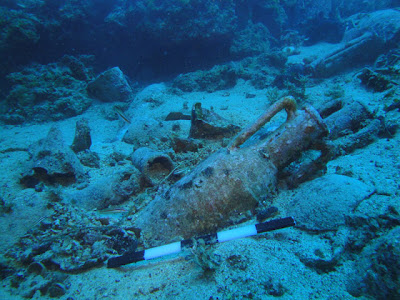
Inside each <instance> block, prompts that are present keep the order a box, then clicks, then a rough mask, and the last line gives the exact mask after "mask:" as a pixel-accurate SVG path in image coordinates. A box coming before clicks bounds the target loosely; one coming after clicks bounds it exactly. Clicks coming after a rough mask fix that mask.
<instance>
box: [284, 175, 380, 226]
mask: <svg viewBox="0 0 400 300" xmlns="http://www.w3.org/2000/svg"><path fill="white" fill-rule="evenodd" d="M373 191H374V189H373V188H372V187H370V186H368V185H366V184H365V183H363V182H361V181H359V180H357V179H354V178H351V177H348V176H343V175H336V174H332V175H325V176H323V177H320V178H317V179H314V180H313V181H310V182H307V183H304V184H302V185H301V186H300V187H299V188H298V191H297V193H296V195H295V196H294V198H293V199H292V200H291V202H290V204H289V209H288V214H289V215H291V216H293V218H294V219H295V220H296V226H298V227H300V228H303V229H306V230H309V231H328V230H337V229H338V228H339V226H341V225H344V224H345V218H346V216H348V215H349V214H351V212H352V211H353V209H355V208H356V207H357V205H358V204H360V202H361V201H362V200H364V199H365V198H367V197H368V196H369V195H371V193H373Z"/></svg>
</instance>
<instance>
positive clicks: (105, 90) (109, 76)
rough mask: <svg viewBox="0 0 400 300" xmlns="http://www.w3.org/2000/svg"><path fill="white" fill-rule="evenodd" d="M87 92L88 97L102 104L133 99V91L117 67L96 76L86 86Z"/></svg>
mask: <svg viewBox="0 0 400 300" xmlns="http://www.w3.org/2000/svg"><path fill="white" fill-rule="evenodd" d="M87 91H88V94H89V96H91V97H93V98H96V99H99V100H101V101H104V102H126V101H128V100H130V99H132V98H133V90H132V88H131V86H130V85H129V83H128V81H127V79H126V78H125V75H124V74H123V73H122V71H121V69H120V68H118V67H114V68H112V69H108V70H107V71H104V72H103V73H101V74H100V75H99V76H97V78H96V79H95V80H93V81H91V82H90V83H89V84H88V86H87Z"/></svg>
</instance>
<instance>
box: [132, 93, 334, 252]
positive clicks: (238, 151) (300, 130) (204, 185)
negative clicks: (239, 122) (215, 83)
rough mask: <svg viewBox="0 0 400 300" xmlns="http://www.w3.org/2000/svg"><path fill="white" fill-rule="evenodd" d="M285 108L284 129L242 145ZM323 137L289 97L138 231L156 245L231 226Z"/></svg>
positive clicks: (158, 206) (208, 162) (182, 185)
mask: <svg viewBox="0 0 400 300" xmlns="http://www.w3.org/2000/svg"><path fill="white" fill-rule="evenodd" d="M283 109H285V110H286V112H287V120H286V122H285V123H284V124H282V125H281V126H280V127H279V128H278V129H276V130H275V131H273V132H272V133H271V134H270V135H268V136H267V138H265V139H263V140H258V141H256V142H254V143H252V144H251V145H248V146H247V145H246V144H245V145H243V143H244V142H245V141H246V140H248V138H249V137H251V136H252V135H253V134H254V133H255V132H257V131H258V130H259V129H260V128H261V127H262V126H263V125H264V124H265V123H266V122H268V121H269V120H270V119H271V118H272V117H273V116H274V115H275V114H276V113H278V112H279V111H281V110H283ZM326 134H327V128H326V126H325V124H324V122H323V121H322V119H321V117H320V116H319V114H318V113H317V112H316V110H315V109H313V108H312V107H310V106H308V107H306V108H305V109H304V110H296V103H295V101H294V99H293V98H292V97H285V98H283V99H281V100H279V101H277V102H276V103H275V104H273V105H272V106H271V107H269V108H268V110H267V111H266V112H265V113H264V114H263V115H262V116H261V117H260V118H259V119H257V120H256V122H255V123H254V124H252V125H251V126H249V127H248V128H246V129H244V130H243V131H242V132H241V133H239V135H238V136H236V138H234V139H233V141H232V142H231V143H230V145H229V146H228V147H227V148H223V149H220V150H219V151H217V152H216V153H214V154H212V155H211V156H210V157H208V158H207V159H205V160H204V161H203V162H201V163H200V164H199V165H198V166H197V167H196V168H195V169H194V170H193V171H192V172H191V173H189V174H188V175H187V176H185V177H183V178H182V179H181V180H179V181H178V182H176V183H175V184H174V185H173V186H172V187H171V188H170V189H169V190H167V191H166V192H165V193H164V194H163V195H161V196H158V197H156V198H155V199H154V200H153V201H152V202H151V203H150V204H149V205H148V206H147V207H146V208H145V209H144V210H143V211H142V212H141V213H140V215H139V217H138V218H137V220H136V226H138V227H139V228H141V230H142V237H143V239H144V241H145V243H146V244H147V246H157V245H160V244H163V243H168V242H172V241H177V240H179V239H181V238H190V237H192V236H198V235H202V234H208V233H211V232H215V231H217V230H219V229H221V228H223V227H224V226H228V225H231V224H232V223H234V222H235V220H238V218H240V215H241V214H243V213H244V212H246V211H248V210H254V208H255V207H256V205H257V202H258V201H259V200H260V199H263V198H264V197H267V196H268V195H271V193H273V191H274V189H275V186H276V182H277V173H278V171H279V170H280V169H282V168H284V167H285V166H287V165H288V164H289V163H291V162H293V161H294V160H296V159H297V158H298V157H299V156H300V154H301V153H302V152H303V151H304V150H307V149H309V148H310V147H311V146H312V144H313V142H314V141H316V140H318V139H320V138H321V137H322V136H324V135H326Z"/></svg>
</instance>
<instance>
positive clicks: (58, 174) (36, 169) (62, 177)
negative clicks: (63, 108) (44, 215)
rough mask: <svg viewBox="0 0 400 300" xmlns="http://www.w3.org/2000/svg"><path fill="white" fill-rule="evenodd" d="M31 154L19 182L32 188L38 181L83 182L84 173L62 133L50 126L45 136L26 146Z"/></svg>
mask: <svg viewBox="0 0 400 300" xmlns="http://www.w3.org/2000/svg"><path fill="white" fill-rule="evenodd" d="M28 152H29V153H30V155H31V156H32V159H31V161H30V163H29V164H28V166H27V171H25V172H24V173H23V174H24V175H23V176H22V178H21V183H22V184H24V185H25V186H26V187H30V188H33V187H34V186H36V185H37V184H38V183H40V182H43V183H45V184H50V185H53V184H61V185H64V186H65V185H70V184H72V183H83V182H84V181H85V180H86V175H85V172H84V170H83V167H82V165H81V163H80V162H79V160H78V158H77V157H76V155H75V153H74V152H73V151H72V150H71V148H70V147H68V146H67V145H65V143H64V140H63V137H62V133H61V131H60V130H59V129H58V128H57V127H52V128H51V129H50V131H49V133H48V135H47V137H46V138H44V139H41V140H39V141H38V142H36V143H34V144H32V145H31V146H30V147H29V148H28Z"/></svg>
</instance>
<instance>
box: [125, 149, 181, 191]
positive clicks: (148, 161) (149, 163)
mask: <svg viewBox="0 0 400 300" xmlns="http://www.w3.org/2000/svg"><path fill="white" fill-rule="evenodd" d="M132 162H133V165H134V166H135V167H136V168H137V169H138V170H139V171H140V172H142V176H143V178H144V180H145V181H146V183H147V184H150V185H152V186H154V185H157V184H159V183H160V182H161V181H162V180H164V179H165V177H166V176H168V174H169V173H171V171H172V170H173V168H174V163H173V162H172V160H171V158H170V157H169V156H168V155H167V154H165V153H162V152H159V151H156V150H153V149H150V148H147V147H141V148H139V149H137V150H136V151H135V152H133V154H132Z"/></svg>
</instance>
